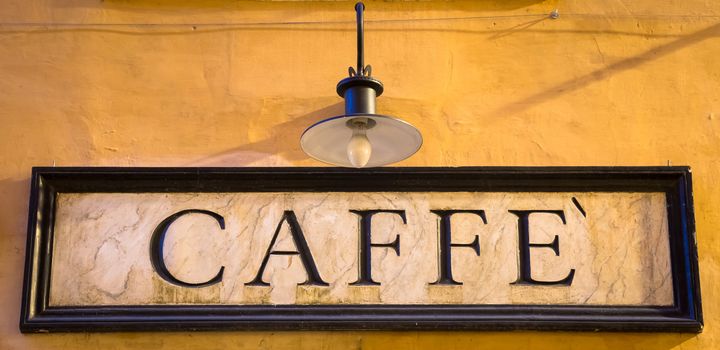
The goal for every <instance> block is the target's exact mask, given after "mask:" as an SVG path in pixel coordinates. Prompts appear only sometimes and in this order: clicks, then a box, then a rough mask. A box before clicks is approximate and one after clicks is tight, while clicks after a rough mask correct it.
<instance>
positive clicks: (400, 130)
mask: <svg viewBox="0 0 720 350" xmlns="http://www.w3.org/2000/svg"><path fill="white" fill-rule="evenodd" d="M364 10H365V5H363V3H361V2H359V3H357V4H355V11H356V13H357V50H358V58H357V70H355V69H353V68H352V67H350V68H349V69H348V71H349V73H350V76H349V77H347V78H345V79H343V80H341V81H340V82H339V83H338V84H337V93H338V95H340V96H341V97H343V98H344V99H345V114H343V115H339V116H336V117H332V118H328V119H325V120H321V121H319V122H317V123H315V124H313V125H311V126H310V127H309V128H307V129H306V130H305V132H303V134H302V136H301V137H300V146H301V147H302V149H303V151H304V152H305V153H307V155H309V156H310V157H313V158H315V159H317V160H319V161H322V162H325V163H330V164H334V165H338V166H343V167H354V168H365V167H377V166H383V165H387V164H391V163H395V162H399V161H401V160H403V159H406V158H408V157H410V156H411V155H413V154H415V152H417V151H418V149H420V146H421V145H422V135H420V132H419V131H418V130H417V129H416V128H415V127H414V126H412V125H411V124H410V123H408V122H406V121H403V120H401V119H398V118H395V117H391V116H386V115H380V114H376V113H375V98H376V97H378V96H380V95H381V94H382V93H383V84H382V83H381V82H380V80H377V79H375V78H373V77H371V74H372V67H371V66H370V65H367V66H365V63H364V52H363V51H364V47H363V45H364V44H363V34H364V33H363V11H364Z"/></svg>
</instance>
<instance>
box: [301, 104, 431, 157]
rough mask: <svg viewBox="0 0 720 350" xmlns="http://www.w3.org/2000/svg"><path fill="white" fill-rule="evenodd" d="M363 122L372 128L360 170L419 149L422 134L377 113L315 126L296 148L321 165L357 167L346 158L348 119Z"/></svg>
mask: <svg viewBox="0 0 720 350" xmlns="http://www.w3.org/2000/svg"><path fill="white" fill-rule="evenodd" d="M358 118H360V119H366V120H368V121H369V122H370V123H372V127H371V128H368V129H367V131H366V136H367V139H368V140H369V141H370V145H371V147H372V153H371V154H370V159H369V160H368V161H367V164H365V165H364V166H363V167H377V166H383V165H386V164H391V163H395V162H399V161H401V160H403V159H405V158H408V157H410V156H411V155H413V154H414V153H415V152H417V151H418V149H420V146H421V145H422V135H421V134H420V132H419V131H418V130H417V129H416V128H415V127H414V126H412V125H411V124H410V123H408V122H405V121H403V120H400V119H397V118H394V117H389V116H385V115H379V114H370V113H369V114H346V115H340V116H336V117H332V118H328V119H325V120H322V121H319V122H317V123H315V124H314V125H312V126H310V127H309V128H307V129H306V130H305V132H304V133H303V134H302V136H301V137H300V146H301V147H302V150H303V151H304V152H305V153H306V154H308V155H309V156H311V157H313V158H315V159H317V160H319V161H321V162H325V163H329V164H333V165H337V166H343V167H357V166H356V165H355V164H353V163H352V161H351V160H350V158H349V157H348V144H349V143H350V139H351V138H352V137H353V129H352V128H351V127H349V125H350V124H351V121H352V120H355V119H358Z"/></svg>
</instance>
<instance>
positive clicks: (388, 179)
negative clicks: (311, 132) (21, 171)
mask: <svg viewBox="0 0 720 350" xmlns="http://www.w3.org/2000/svg"><path fill="white" fill-rule="evenodd" d="M689 179H690V173H689V171H688V170H687V169H686V168H679V167H672V168H670V167H668V168H620V169H618V168H452V169H447V168H397V169H392V168H389V169H378V170H371V171H354V170H344V169H327V168H309V169H308V168H272V169H267V168H266V169H262V168H261V169H256V168H243V169H182V168H181V169H136V168H130V169H126V168H110V169H108V168H85V169H75V168H51V169H47V168H41V169H36V170H35V172H34V179H33V182H34V183H33V193H32V195H33V196H32V203H31V204H32V209H33V210H32V211H31V217H30V232H29V235H30V244H29V245H28V268H27V271H26V286H25V300H24V304H23V316H22V317H23V318H22V320H21V328H22V329H23V330H24V331H45V330H47V331H68V330H133V329H148V328H151V329H159V330H163V329H349V328H350V329H438V328H440V329H568V330H589V329H593V330H595V329H600V330H674V331H698V330H699V329H700V328H701V325H702V319H701V312H700V302H699V286H698V280H697V260H696V253H695V243H694V232H693V226H692V221H693V218H692V207H691V202H690V193H691V192H690V181H689Z"/></svg>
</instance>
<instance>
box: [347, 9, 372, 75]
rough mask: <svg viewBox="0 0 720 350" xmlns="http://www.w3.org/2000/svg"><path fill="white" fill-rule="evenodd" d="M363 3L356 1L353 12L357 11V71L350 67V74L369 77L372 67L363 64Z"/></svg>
mask: <svg viewBox="0 0 720 350" xmlns="http://www.w3.org/2000/svg"><path fill="white" fill-rule="evenodd" d="M364 11H365V4H363V3H362V2H358V3H357V4H355V12H356V13H357V71H356V70H354V69H353V68H352V67H350V69H349V71H350V76H351V77H352V76H361V77H369V76H370V75H371V74H372V67H371V66H370V65H367V66H365V25H364V21H363V12H364Z"/></svg>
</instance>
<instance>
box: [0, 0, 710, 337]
mask: <svg viewBox="0 0 720 350" xmlns="http://www.w3.org/2000/svg"><path fill="white" fill-rule="evenodd" d="M556 7H557V8H559V9H560V18H559V19H557V20H550V19H544V18H542V16H534V17H533V16H516V15H529V14H542V13H549V12H550V10H552V9H553V8H556ZM367 9H368V10H367V12H366V19H367V20H368V21H371V20H378V19H399V20H401V21H388V22H368V23H367V24H366V31H367V32H366V40H367V42H366V51H367V56H366V61H367V62H368V63H370V64H372V65H373V72H374V73H375V75H376V76H377V77H378V78H380V79H382V81H383V82H384V83H385V86H386V93H385V94H384V95H383V96H382V97H380V98H379V100H378V110H379V112H381V113H386V114H392V115H397V116H400V117H403V118H405V119H406V120H408V121H410V122H412V123H413V124H415V125H416V126H417V127H419V128H420V130H421V131H422V133H423V136H424V138H425V143H424V145H423V148H422V149H421V150H420V152H418V153H417V154H416V155H415V156H414V157H412V158H410V159H409V160H407V161H405V162H402V163H400V164H398V165H400V166H411V165H417V166H461V165H477V166H485V165H505V166H512V165H534V166H550V165H553V166H561V165H666V164H668V163H672V164H673V165H690V166H692V167H693V173H694V177H695V178H694V180H695V183H694V185H695V188H694V191H695V205H696V220H697V232H698V234H697V237H698V241H699V254H700V274H701V280H702V282H701V283H702V297H703V307H704V312H705V324H706V327H705V331H704V332H703V333H702V334H700V335H693V334H633V333H630V334H624V333H623V334H618V333H611V334H603V333H541V332H514V333H495V332H489V333H488V332H485V333H483V332H463V333H452V332H402V333H395V332H228V333H162V334H153V333H120V334H52V335H46V334H39V335H22V334H20V333H19V331H18V326H17V324H18V318H19V308H20V306H19V302H20V294H21V280H22V270H23V259H24V254H25V237H26V232H25V226H26V221H27V202H28V192H29V180H28V179H29V176H30V168H31V166H34V165H46V166H47V165H53V164H56V165H58V166H69V165H79V166H91V165H95V166H96V165H112V166H149V165H152V166H320V165H321V164H319V163H317V162H315V161H313V160H311V159H308V158H307V157H306V156H305V155H304V154H303V153H302V152H301V151H300V149H299V145H298V143H299V136H300V134H301V132H302V130H303V129H304V128H305V127H306V126H308V125H310V124H311V123H313V122H314V121H316V120H318V119H320V118H323V117H328V116H332V115H334V114H338V113H339V112H340V111H341V110H342V105H341V101H342V100H341V99H340V98H339V97H338V96H336V95H335V84H336V83H337V81H338V80H339V79H340V78H342V77H344V76H345V74H346V72H347V66H349V65H352V64H353V62H354V59H355V58H354V55H355V42H354V23H353V19H354V13H353V3H352V2H326V1H316V2H299V1H296V2H275V1H235V0H207V1H190V0H154V1H153V0H124V1H122V0H105V1H100V0H34V1H30V0H3V1H1V2H0V22H2V23H4V24H2V25H0V152H1V153H0V235H1V236H0V237H1V239H0V310H2V311H1V312H0V348H2V349H30V348H38V349H60V348H68V349H83V348H86V349H95V348H104V349H117V348H138V349H200V348H222V349H224V348H238V349H245V348H247V349H255V348H261V349H296V348H304V349H337V348H352V349H356V348H363V349H375V348H385V347H387V348H408V349H440V348H442V349H461V348H477V347H480V346H487V348H491V349H531V348H532V349H623V348H624V349H627V348H637V349H671V348H678V349H696V348H699V349H715V348H720V326H718V324H719V323H718V321H720V298H718V289H719V287H720V282H719V281H720V268H719V266H718V259H720V244H719V243H720V242H719V241H720V236H718V234H717V231H718V229H719V228H720V214H719V213H720V186H717V183H718V176H719V175H720V174H719V173H720V157H718V153H719V152H720V40H718V36H719V35H720V3H718V2H716V1H707V0H683V1H680V0H665V1H657V0H632V1H630V0H603V1H588V0H568V1H561V0H557V1H540V0H479V1H450V0H448V1H418V2H415V1H389V2H375V1H368V2H367ZM508 16H512V17H508ZM441 17H442V18H453V17H454V18H457V17H485V18H475V19H464V20H460V19H445V20H424V21H405V19H433V18H441ZM488 17H496V18H488ZM308 21H310V22H318V21H320V22H334V23H331V24H327V23H305V24H274V25H237V26H228V25H212V24H217V23H248V22H256V23H257V22H264V23H267V22H274V23H279V22H308ZM338 21H340V23H338ZM18 22H21V23H30V22H32V23H41V24H46V25H37V26H27V25H23V26H19V25H18V26H13V25H8V24H7V23H18ZM48 23H85V24H103V23H104V24H111V23H112V24H129V25H72V26H59V25H50V24H48ZM145 23H166V24H171V23H191V24H197V25H196V26H195V27H194V28H193V26H192V25H190V24H188V25H176V26H173V25H155V26H149V25H144V24H145ZM132 24H137V25H132Z"/></svg>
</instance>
